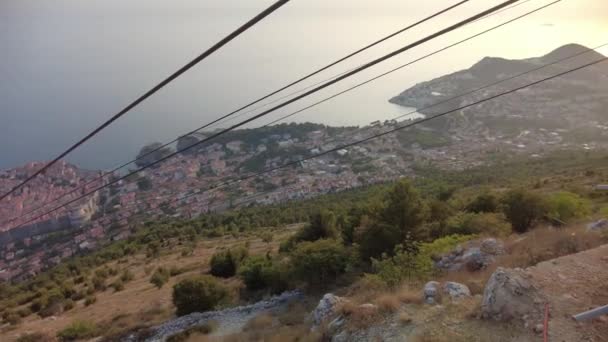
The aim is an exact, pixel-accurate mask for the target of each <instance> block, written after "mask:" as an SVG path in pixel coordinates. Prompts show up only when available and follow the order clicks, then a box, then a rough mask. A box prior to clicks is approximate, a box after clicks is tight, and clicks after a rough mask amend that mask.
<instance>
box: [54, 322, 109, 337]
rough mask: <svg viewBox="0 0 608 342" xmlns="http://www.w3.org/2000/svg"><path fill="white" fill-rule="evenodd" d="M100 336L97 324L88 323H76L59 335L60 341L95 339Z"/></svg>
mask: <svg viewBox="0 0 608 342" xmlns="http://www.w3.org/2000/svg"><path fill="white" fill-rule="evenodd" d="M98 334H99V329H98V328H97V326H96V325H95V323H92V322H88V321H75V322H73V323H72V324H70V325H68V326H67V327H66V328H64V329H63V330H61V331H60V332H59V333H57V338H59V340H60V341H77V340H82V339H88V338H93V337H95V336H97V335H98Z"/></svg>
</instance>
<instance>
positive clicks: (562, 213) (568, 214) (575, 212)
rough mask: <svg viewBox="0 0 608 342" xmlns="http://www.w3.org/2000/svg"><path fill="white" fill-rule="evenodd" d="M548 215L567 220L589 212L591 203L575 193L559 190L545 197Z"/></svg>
mask: <svg viewBox="0 0 608 342" xmlns="http://www.w3.org/2000/svg"><path fill="white" fill-rule="evenodd" d="M547 204H548V207H549V217H551V218H553V219H558V220H560V221H563V222H568V221H570V220H572V219H576V218H579V217H584V216H587V215H589V214H590V213H591V204H590V203H589V201H588V200H586V199H584V198H582V197H580V196H579V195H577V194H574V193H571V192H566V191H561V192H557V193H554V194H551V195H550V196H549V198H548V199H547Z"/></svg>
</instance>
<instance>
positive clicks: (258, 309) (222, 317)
mask: <svg viewBox="0 0 608 342" xmlns="http://www.w3.org/2000/svg"><path fill="white" fill-rule="evenodd" d="M302 297H303V295H302V293H301V292H299V291H291V292H285V293H283V294H281V295H280V296H276V297H272V298H270V299H268V300H263V301H261V302H257V303H255V304H252V305H247V306H239V307H236V308H230V309H226V310H221V311H210V312H196V313H192V314H189V315H186V316H182V317H179V318H176V319H174V320H171V321H168V322H165V323H163V324H162V325H159V326H157V327H155V328H153V329H152V335H151V336H150V337H148V338H146V339H145V341H149V342H152V341H154V342H157V341H165V340H166V339H167V338H168V337H169V336H172V335H175V334H177V333H180V332H182V331H184V330H187V329H188V328H191V327H194V326H198V325H201V324H204V323H207V322H211V321H213V322H215V323H217V328H216V330H215V331H214V333H213V335H216V336H217V335H220V336H221V335H226V334H231V333H235V332H238V331H240V330H241V329H242V328H243V326H244V325H245V324H246V323H247V322H248V321H249V320H250V319H251V318H253V317H255V316H257V315H259V314H260V313H262V312H266V311H268V310H279V309H281V308H284V307H286V306H287V304H289V303H290V302H293V301H295V300H299V299H302ZM123 340H124V341H133V342H134V341H139V340H140V339H139V338H138V337H137V336H136V335H132V336H128V337H126V338H124V339H123Z"/></svg>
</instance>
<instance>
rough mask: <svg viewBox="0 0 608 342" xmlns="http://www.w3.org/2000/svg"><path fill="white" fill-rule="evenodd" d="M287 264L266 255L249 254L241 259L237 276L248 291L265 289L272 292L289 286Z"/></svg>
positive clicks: (274, 292)
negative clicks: (249, 255)
mask: <svg viewBox="0 0 608 342" xmlns="http://www.w3.org/2000/svg"><path fill="white" fill-rule="evenodd" d="M289 275H290V271H289V265H287V264H286V263H284V262H281V261H280V260H276V259H272V258H270V257H267V256H261V255H256V256H251V257H249V258H247V259H245V260H244V261H243V264H242V266H241V268H240V269H239V277H240V278H241V280H243V283H244V284H245V286H246V287H247V290H249V291H258V290H262V289H267V290H269V291H270V293H272V294H277V293H281V292H283V291H285V290H287V289H288V287H289Z"/></svg>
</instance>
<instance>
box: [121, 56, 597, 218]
mask: <svg viewBox="0 0 608 342" xmlns="http://www.w3.org/2000/svg"><path fill="white" fill-rule="evenodd" d="M606 60H608V58H602V59H599V60H596V61H594V62H590V63H587V64H585V65H582V66H579V67H577V68H574V69H569V70H567V71H564V72H561V73H559V74H556V75H553V76H549V77H546V78H543V79H541V80H538V81H535V82H532V83H528V84H526V85H524V86H520V87H517V88H514V89H511V90H508V91H504V92H502V93H499V94H496V95H493V96H490V97H487V98H484V99H481V100H478V101H476V102H473V103H470V104H467V105H463V106H461V107H458V108H456V109H452V110H449V111H446V112H443V113H440V114H436V115H433V116H430V117H427V118H424V119H419V120H417V121H414V122H412V123H409V124H406V125H403V126H399V127H396V128H394V129H391V130H389V131H386V132H382V133H378V134H375V135H372V136H370V137H368V138H365V139H361V140H358V141H355V142H352V143H348V144H344V145H341V146H339V147H336V148H333V149H330V150H328V151H325V152H321V153H318V154H315V155H312V156H309V157H306V158H302V159H299V160H297V161H292V162H289V163H286V164H283V165H281V166H276V167H272V168H268V169H265V170H262V171H260V172H257V173H254V174H251V175H248V176H243V177H240V178H238V179H232V180H228V181H225V182H222V183H219V184H215V185H212V186H210V187H208V188H206V189H197V190H195V191H194V192H192V193H191V194H188V195H186V196H183V197H178V198H176V199H174V200H172V201H170V202H168V203H167V204H168V205H170V204H172V203H176V202H179V201H183V200H184V199H187V198H189V197H192V196H196V195H200V194H202V193H204V192H210V191H215V190H217V189H219V188H222V187H226V186H229V185H232V184H236V183H239V182H242V181H244V180H247V179H251V178H255V177H259V176H261V175H264V174H267V173H272V172H274V171H277V170H280V169H284V168H287V167H291V166H296V165H298V164H301V163H303V162H305V161H308V160H311V159H315V158H319V157H322V156H324V155H327V154H330V153H333V152H336V151H338V150H341V149H344V148H348V147H351V146H355V145H359V144H362V143H365V142H368V141H371V140H374V139H377V138H380V137H382V136H386V135H388V134H391V133H394V132H397V131H400V130H404V129H407V128H411V127H413V126H415V125H419V124H421V123H424V122H427V121H430V120H433V119H436V118H438V117H442V116H445V115H448V114H452V113H455V112H458V111H461V110H463V109H467V108H470V107H472V106H476V105H478V104H481V103H484V102H487V101H491V100H494V99H496V98H499V97H502V96H505V95H508V94H512V93H515V92H517V91H519V90H523V89H526V88H528V87H532V86H535V85H538V84H540V83H543V82H546V81H549V80H552V79H555V78H559V77H562V76H564V75H567V74H570V73H572V72H575V71H578V70H581V69H584V68H587V67H590V66H592V65H595V64H599V63H601V62H605V61H606ZM546 66H549V65H546ZM268 193H271V192H268ZM250 197H257V195H252V196H250ZM132 216H135V215H132ZM132 216H131V217H132ZM131 217H129V218H131ZM127 225H128V223H127Z"/></svg>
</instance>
